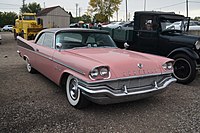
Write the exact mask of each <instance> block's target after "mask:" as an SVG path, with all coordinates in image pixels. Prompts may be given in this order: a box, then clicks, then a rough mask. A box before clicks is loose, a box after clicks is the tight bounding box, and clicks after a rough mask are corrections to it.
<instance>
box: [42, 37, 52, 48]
mask: <svg viewBox="0 0 200 133" xmlns="http://www.w3.org/2000/svg"><path fill="white" fill-rule="evenodd" d="M43 46H46V47H49V48H53V33H45V37H44V41H43Z"/></svg>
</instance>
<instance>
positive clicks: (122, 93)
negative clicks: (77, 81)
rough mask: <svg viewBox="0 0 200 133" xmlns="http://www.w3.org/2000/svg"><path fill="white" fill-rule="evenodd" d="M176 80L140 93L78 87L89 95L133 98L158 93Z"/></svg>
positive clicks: (171, 79) (169, 80) (170, 80)
mask: <svg viewBox="0 0 200 133" xmlns="http://www.w3.org/2000/svg"><path fill="white" fill-rule="evenodd" d="M175 81H176V79H175V78H170V79H168V80H167V81H166V82H165V83H164V84H163V85H162V86H160V87H158V86H155V87H154V88H152V89H147V90H140V91H135V92H130V93H128V92H126V91H123V92H121V93H114V92H112V91H110V90H107V89H104V88H102V89H101V90H91V89H88V88H86V87H83V86H81V85H78V87H79V88H80V89H81V90H83V91H84V92H86V93H88V94H91V95H92V94H105V95H107V96H109V97H112V98H114V97H123V96H131V95H138V94H145V93H149V92H153V91H158V90H161V89H163V88H165V87H167V86H168V85H169V84H171V83H172V82H175Z"/></svg>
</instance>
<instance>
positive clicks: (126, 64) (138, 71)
mask: <svg viewBox="0 0 200 133" xmlns="http://www.w3.org/2000/svg"><path fill="white" fill-rule="evenodd" d="M65 52H67V53H71V55H73V57H72V58H73V59H72V61H73V63H72V64H75V65H74V66H73V67H77V66H79V68H76V69H81V68H82V71H84V73H88V72H89V71H90V70H92V69H93V68H94V67H97V66H109V68H110V71H111V75H112V76H111V78H121V77H129V76H139V75H147V74H161V73H163V72H164V71H163V69H162V65H163V64H164V63H165V62H167V61H172V60H171V59H168V58H164V57H159V56H155V55H150V54H144V53H139V52H133V51H128V50H123V49H119V48H80V49H71V50H66V51H65ZM80 65H81V66H80ZM139 66H142V68H139ZM83 68H85V69H87V70H83Z"/></svg>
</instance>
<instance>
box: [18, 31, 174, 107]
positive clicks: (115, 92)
mask: <svg viewBox="0 0 200 133" xmlns="http://www.w3.org/2000/svg"><path fill="white" fill-rule="evenodd" d="M18 53H19V55H20V56H21V57H22V58H23V59H24V60H25V61H26V63H27V70H28V72H30V73H33V72H35V71H36V70H37V71H39V72H40V73H42V74H43V75H45V76H46V77H48V78H49V79H51V80H52V81H53V82H55V83H56V84H57V85H59V86H61V87H63V88H65V90H66V95H67V100H68V102H69V103H70V104H71V105H72V106H73V107H75V108H82V107H85V106H86V105H87V104H88V103H89V101H92V102H95V103H99V104H110V103H118V102H125V101H132V100H137V99H142V98H146V97H149V96H152V95H155V94H157V93H160V92H162V91H164V90H166V88H167V86H168V85H169V84H171V83H172V82H175V81H176V79H175V78H173V77H172V76H171V75H172V73H173V67H172V64H173V60H172V59H168V58H164V57H159V56H154V55H150V54H144V53H139V52H133V51H128V50H124V49H119V48H117V47H116V45H115V43H114V42H113V40H112V39H111V37H110V36H109V34H108V32H106V31H100V30H88V29H68V28H53V29H46V30H43V31H41V32H40V33H39V34H38V35H37V36H36V38H35V40H34V41H27V40H25V39H23V38H21V37H18Z"/></svg>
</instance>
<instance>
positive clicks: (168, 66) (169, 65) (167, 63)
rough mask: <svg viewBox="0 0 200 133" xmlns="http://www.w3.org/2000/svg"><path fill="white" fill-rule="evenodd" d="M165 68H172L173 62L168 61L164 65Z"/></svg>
mask: <svg viewBox="0 0 200 133" xmlns="http://www.w3.org/2000/svg"><path fill="white" fill-rule="evenodd" d="M162 67H163V68H164V69H165V70H172V69H173V62H166V63H165V64H163V65H162Z"/></svg>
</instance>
